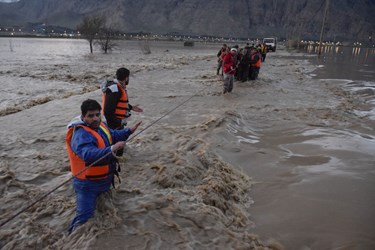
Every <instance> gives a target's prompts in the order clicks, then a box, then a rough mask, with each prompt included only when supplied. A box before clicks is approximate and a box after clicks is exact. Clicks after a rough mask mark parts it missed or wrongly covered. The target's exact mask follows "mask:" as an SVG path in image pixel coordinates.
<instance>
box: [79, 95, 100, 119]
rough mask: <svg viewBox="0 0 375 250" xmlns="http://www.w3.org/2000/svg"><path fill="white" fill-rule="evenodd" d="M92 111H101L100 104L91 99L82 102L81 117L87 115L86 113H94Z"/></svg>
mask: <svg viewBox="0 0 375 250" xmlns="http://www.w3.org/2000/svg"><path fill="white" fill-rule="evenodd" d="M94 110H99V111H100V110H102V107H101V106H100V104H99V103H98V102H97V101H95V100H92V99H87V100H86V101H84V102H82V105H81V113H82V115H83V116H85V115H86V114H87V112H88V111H94Z"/></svg>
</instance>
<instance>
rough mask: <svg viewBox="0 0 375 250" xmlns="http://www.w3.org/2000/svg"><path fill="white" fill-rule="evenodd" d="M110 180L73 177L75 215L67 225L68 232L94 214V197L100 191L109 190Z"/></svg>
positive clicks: (96, 196)
mask: <svg viewBox="0 0 375 250" xmlns="http://www.w3.org/2000/svg"><path fill="white" fill-rule="evenodd" d="M110 187H111V181H108V180H100V181H88V180H79V179H76V178H74V179H73V188H74V191H75V193H76V203H77V208H76V216H75V217H74V219H73V221H72V223H71V224H70V227H69V233H71V232H73V231H74V230H75V229H76V228H77V227H78V226H79V225H82V224H84V223H86V222H87V221H88V220H89V219H90V218H91V217H93V216H94V213H95V210H96V199H97V198H98V196H99V195H100V194H101V193H104V192H107V191H109V189H110Z"/></svg>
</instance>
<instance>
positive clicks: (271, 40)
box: [263, 37, 277, 52]
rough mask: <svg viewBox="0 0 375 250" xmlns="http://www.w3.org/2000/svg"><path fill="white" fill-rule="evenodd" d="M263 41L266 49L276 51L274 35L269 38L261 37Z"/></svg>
mask: <svg viewBox="0 0 375 250" xmlns="http://www.w3.org/2000/svg"><path fill="white" fill-rule="evenodd" d="M263 43H265V44H266V45H267V48H268V51H271V50H272V51H273V52H275V51H276V43H277V40H276V38H274V37H269V38H263Z"/></svg>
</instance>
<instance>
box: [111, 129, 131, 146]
mask: <svg viewBox="0 0 375 250" xmlns="http://www.w3.org/2000/svg"><path fill="white" fill-rule="evenodd" d="M131 134H132V132H131V130H130V128H124V129H121V130H111V135H112V138H113V143H116V142H118V141H126V140H127V139H128V138H129V136H130V135H131Z"/></svg>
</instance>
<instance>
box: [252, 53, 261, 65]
mask: <svg viewBox="0 0 375 250" xmlns="http://www.w3.org/2000/svg"><path fill="white" fill-rule="evenodd" d="M256 54H258V53H255V54H253V55H251V61H253V60H254V57H255V55H256ZM251 66H252V67H257V68H260V66H262V60H261V56H259V54H258V61H257V62H256V63H254V64H251Z"/></svg>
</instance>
